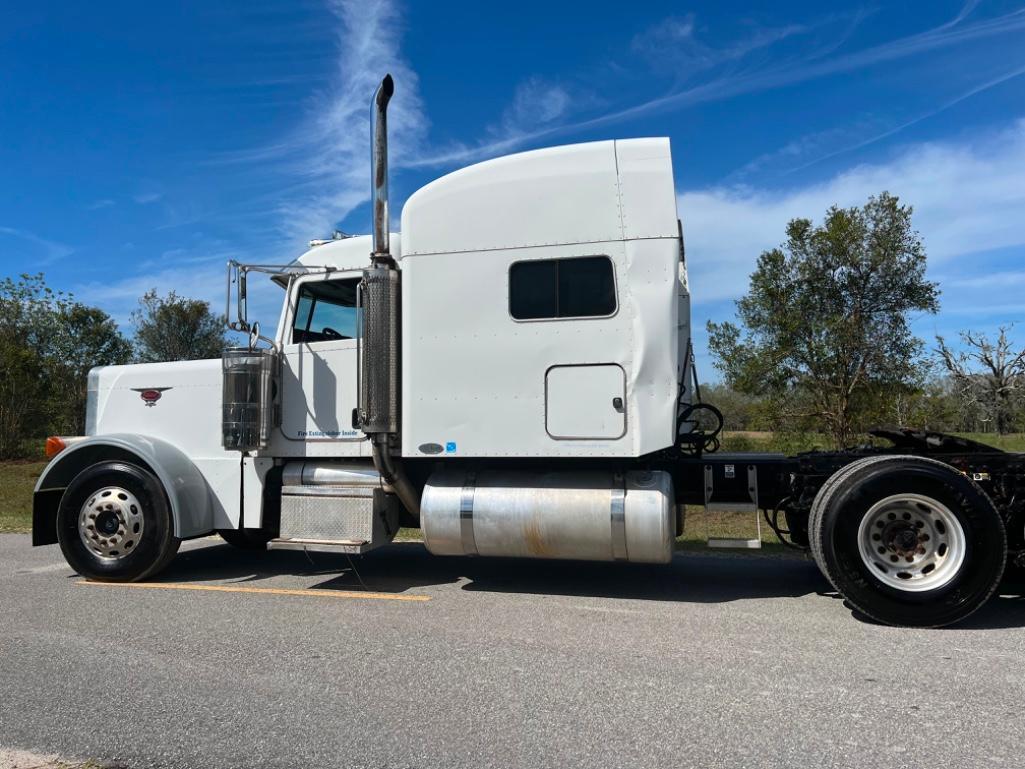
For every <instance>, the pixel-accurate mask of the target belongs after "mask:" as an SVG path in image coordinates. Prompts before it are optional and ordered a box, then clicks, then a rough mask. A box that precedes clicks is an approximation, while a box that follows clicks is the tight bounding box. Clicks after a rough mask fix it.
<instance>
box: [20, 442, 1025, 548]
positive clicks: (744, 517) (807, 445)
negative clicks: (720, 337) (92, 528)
mask: <svg viewBox="0 0 1025 769" xmlns="http://www.w3.org/2000/svg"><path fill="white" fill-rule="evenodd" d="M963 435H964V437H965V438H971V439H972V440H976V441H979V442H980V443H987V444H989V445H991V446H995V447H996V448H999V449H1003V450H1004V451H1021V452H1025V433H1015V434H1012V435H1004V436H999V435H992V434H988V433H985V434H984V433H965V434H963ZM826 446H828V441H826V440H825V438H824V437H823V436H821V435H816V434H814V433H803V434H798V435H781V434H776V433H759V432H744V433H726V434H724V436H723V442H722V450H723V451H774V452H781V453H785V454H792V453H795V452H798V451H808V450H810V449H813V448H824V447H826ZM45 466H46V463H45V462H39V461H23V462H21V461H14V462H11V461H8V462H0V532H5V531H29V530H31V528H32V489H33V487H34V485H35V482H36V478H37V477H38V476H39V473H40V472H41V471H42V469H43V467H45ZM402 535H408V536H411V537H418V536H419V531H417V530H416V529H405V530H403V532H402V533H400V536H402ZM756 536H758V525H757V521H756V518H755V514H754V513H730V512H716V513H706V512H704V510H702V509H701V508H700V507H693V506H691V507H689V508H688V510H687V517H686V526H685V529H684V533H683V536H682V537H680V538H679V539H678V540H677V544H678V546H679V547H681V548H684V549H692V548H704V547H705V546H706V545H705V542H706V540H707V539H708V538H709V537H736V538H754V537H756ZM761 539H762V542H763V543H764V544H765V546H766V548H767V549H770V550H775V549H780V548H782V545H779V544H778V542H777V541H776V537H775V535H774V534H773V533H772V531H771V530H770V529H769V527H768V526H766V525H765V523H764V521H762V523H761Z"/></svg>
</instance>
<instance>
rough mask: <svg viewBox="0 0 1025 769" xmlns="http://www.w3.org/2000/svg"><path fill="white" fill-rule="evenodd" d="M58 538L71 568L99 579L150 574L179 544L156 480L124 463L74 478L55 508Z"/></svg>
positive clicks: (101, 466) (99, 466)
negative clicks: (58, 505) (56, 508)
mask: <svg viewBox="0 0 1025 769" xmlns="http://www.w3.org/2000/svg"><path fill="white" fill-rule="evenodd" d="M57 541H58V542H59V543H60V546H61V550H62V551H63V553H64V557H65V559H67V562H68V564H69V565H70V566H71V568H73V569H74V570H75V571H77V572H78V573H79V574H81V575H82V576H83V577H86V578H87V579H92V580H96V581H99V582H135V581H137V580H141V579H145V578H146V577H150V576H152V575H154V574H156V573H157V572H159V571H160V570H162V569H163V568H164V567H165V566H167V564H168V563H170V562H171V559H173V558H174V556H175V554H176V553H177V552H178V547H179V545H181V540H180V539H178V538H177V537H175V536H174V521H173V520H172V517H171V508H170V505H169V503H168V501H167V495H166V494H165V493H164V488H163V486H161V484H160V481H159V480H157V478H156V476H154V475H153V473H151V472H149V471H148V470H146V469H144V468H141V467H138V466H137V465H133V464H129V463H127V462H101V463H98V464H95V465H92V466H91V467H87V468H86V469H85V470H83V471H82V472H81V473H79V474H78V475H77V476H75V478H74V480H72V481H71V484H70V485H69V486H68V488H67V490H66V491H65V492H64V496H63V498H62V499H61V504H60V508H59V509H58V511H57Z"/></svg>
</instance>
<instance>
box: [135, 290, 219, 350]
mask: <svg viewBox="0 0 1025 769" xmlns="http://www.w3.org/2000/svg"><path fill="white" fill-rule="evenodd" d="M132 323H133V324H134V326H135V350H136V355H137V357H138V358H139V360H141V361H144V362H157V361H171V360H201V359H204V358H218V357H220V355H221V351H222V350H223V349H224V347H225V345H226V344H227V338H226V336H225V326H224V316H223V315H214V314H213V313H212V312H211V311H210V304H209V303H208V302H203V301H200V300H198V299H187V298H186V297H183V296H178V294H176V293H175V292H174V291H171V292H170V293H169V294H168V295H167V296H166V297H161V296H159V295H158V294H157V292H156V289H152V290H150V291H147V292H146V294H145V295H144V296H143V297H142V298H141V299H140V300H139V309H138V310H136V311H135V312H133V313H132Z"/></svg>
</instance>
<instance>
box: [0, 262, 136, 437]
mask: <svg viewBox="0 0 1025 769" xmlns="http://www.w3.org/2000/svg"><path fill="white" fill-rule="evenodd" d="M130 355H131V345H130V344H129V343H128V341H127V340H126V339H125V338H124V337H123V336H122V335H121V333H120V332H119V331H118V329H117V326H116V324H115V323H114V321H113V320H111V319H110V317H109V316H108V315H107V314H106V313H105V312H103V311H102V310H99V309H97V308H95V307H87V306H86V305H83V304H81V303H79V302H77V301H75V299H74V297H72V296H71V295H70V294H65V293H63V292H60V291H54V290H53V289H51V288H50V287H49V286H47V285H46V281H45V279H44V277H43V275H42V274H39V275H22V276H21V277H20V278H19V279H17V280H14V279H12V278H4V279H3V280H2V281H0V456H3V457H10V456H17V455H19V454H21V453H23V452H24V450H25V446H26V445H30V444H28V442H29V441H33V440H38V439H40V438H41V437H43V436H44V435H46V434H47V433H53V432H57V433H81V432H82V429H83V427H84V419H85V399H86V375H87V373H88V370H89V369H90V368H92V367H93V366H102V365H109V364H114V363H125V362H127V361H128V359H129V357H130Z"/></svg>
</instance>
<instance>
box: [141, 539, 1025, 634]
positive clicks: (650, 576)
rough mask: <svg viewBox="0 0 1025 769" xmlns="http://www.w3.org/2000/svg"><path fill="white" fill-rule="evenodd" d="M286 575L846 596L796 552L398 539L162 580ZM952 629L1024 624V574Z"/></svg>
mask: <svg viewBox="0 0 1025 769" xmlns="http://www.w3.org/2000/svg"><path fill="white" fill-rule="evenodd" d="M285 575H295V576H298V577H315V578H316V577H325V579H323V580H322V581H320V582H317V583H315V584H310V585H308V587H309V588H311V589H318V590H368V591H374V592H383V593H405V592H410V591H416V590H417V589H422V588H428V587H435V586H441V585H460V586H461V589H462V590H465V591H470V592H491V593H510V594H523V595H532V594H536V595H561V596H571V597H593V598H610V599H628V600H646V601H667V602H681V603H703V604H705V603H729V602H731V601H740V600H749V599H757V598H798V597H801V596H805V595H811V594H817V595H821V596H823V597H832V598H834V599H836V600H842V598H841V596H839V595H838V594H837V593H836V592H835V591H834V590H833V588H832V586H831V585H830V584H829V583H828V582H827V581H826V580H825V579H824V578H823V577H822V575H821V573H820V572H819V570H818V568H817V567H816V566H815V564H814V563H813V562H812V561H811V560H806V559H802V558H799V557H767V556H751V555H733V554H717V553H716V554H713V553H709V554H705V553H692V552H688V551H684V552H677V553H676V555H675V557H674V558H673V561H672V562H671V563H670V564H667V565H654V564H633V563H595V562H586V561H545V560H533V559H521V558H468V557H439V556H433V555H431V554H430V553H428V552H427V550H426V549H425V548H424V546H423V545H422V544H421V543H419V542H397V543H393V544H391V545H389V546H387V547H383V548H380V549H379V550H375V551H373V552H371V553H367V554H366V555H363V556H358V557H352V558H349V557H347V556H345V555H339V554H328V553H309V554H307V553H303V552H298V551H287V550H286V551H282V550H274V551H270V552H245V551H241V550H236V549H234V548H231V547H229V546H227V545H211V546H208V547H199V548H190V549H188V550H183V551H182V552H181V553H180V554H179V556H178V557H177V559H176V560H175V561H174V562H173V564H172V565H171V567H170V568H168V569H167V571H165V572H164V573H163V574H162V575H161V577H160V580H161V581H168V582H207V581H221V580H223V581H229V582H232V583H235V584H238V583H247V582H249V583H251V582H258V581H261V580H265V579H270V578H273V577H276V576H285ZM844 603H845V605H846V606H847V608H848V609H851V607H850V606H849V605H847V604H846V602H844ZM851 613H852V615H853V616H854V618H855V619H858V620H859V621H861V622H865V623H872V622H873V620H871V619H869V618H867V617H864V616H863V615H861V614H860V613H858V612H856V611H854V610H853V609H851ZM957 627H958V628H959V629H996V628H1014V627H1025V578H1023V577H1021V576H1017V577H1016V578H1015V579H1009V580H1006V581H1005V584H1004V585H1002V586H1001V588H1000V590H998V593H997V595H996V596H994V598H993V599H992V600H991V601H990V602H989V603H988V604H987V605H986V606H984V607H983V608H982V609H980V610H979V611H978V612H976V613H975V614H974V615H972V617H970V618H969V619H968V620H967V621H966V622H963V623H961V624H960V625H958V626H957Z"/></svg>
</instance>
